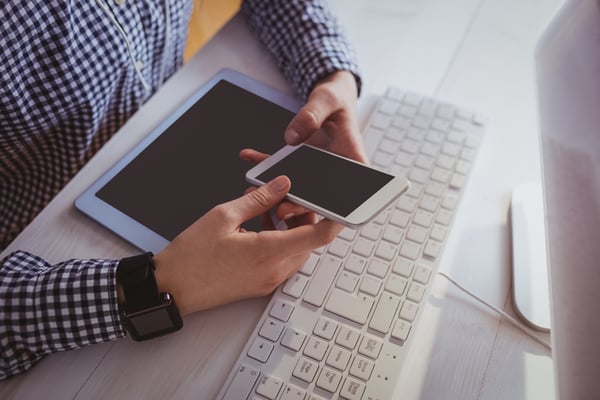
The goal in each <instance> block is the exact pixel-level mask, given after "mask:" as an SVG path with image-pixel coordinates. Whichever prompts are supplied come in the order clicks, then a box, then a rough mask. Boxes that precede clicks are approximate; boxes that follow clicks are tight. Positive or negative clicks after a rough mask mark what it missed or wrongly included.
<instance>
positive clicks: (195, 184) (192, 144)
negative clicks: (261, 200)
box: [96, 80, 294, 240]
mask: <svg viewBox="0 0 600 400" xmlns="http://www.w3.org/2000/svg"><path fill="white" fill-rule="evenodd" d="M293 116H294V114H293V113H292V112H290V111H288V110H286V109H284V108H282V107H280V106H278V105H276V104H274V103H271V102H270V101H268V100H265V99H263V98H261V97H259V96H256V95H255V94H252V93H250V92H248V91H246V90H245V89H242V88H240V87H238V86H236V85H233V84H232V83H230V82H227V81H224V80H222V81H220V82H219V83H217V84H216V85H215V86H214V87H213V88H212V89H211V90H210V91H209V92H207V93H206V94H205V95H204V96H203V97H202V98H201V99H200V100H199V101H198V102H197V103H196V104H194V105H193V106H192V107H191V108H190V109H189V110H188V111H187V112H185V113H184V114H183V115H182V116H181V117H180V118H179V119H177V120H176V121H175V122H174V123H173V124H172V125H171V126H170V127H169V128H168V129H167V130H166V131H165V132H164V133H162V134H161V135H160V136H159V137H158V138H157V139H156V140H154V142H152V143H151V144H150V145H149V146H148V147H146V149H144V151H142V152H141V153H140V154H139V155H138V156H137V157H136V158H135V159H134V160H132V161H131V162H130V163H129V164H128V165H127V166H126V167H125V168H123V169H122V170H121V171H120V172H119V173H118V174H117V175H115V176H114V177H113V178H112V179H111V180H110V181H109V182H108V183H107V184H106V185H105V186H104V187H102V188H101V189H100V190H99V191H98V192H97V193H96V196H97V197H99V198H100V199H102V200H103V201H105V202H106V203H109V204H110V205H112V206H113V207H115V208H117V209H118V210H120V211H122V212H123V213H125V214H127V215H129V216H130V217H131V218H133V219H135V220H136V221H138V222H139V223H141V224H143V225H145V226H146V227H148V228H149V229H151V230H153V231H154V232H156V233H158V234H159V235H160V236H162V237H164V238H165V239H167V240H173V238H175V236H177V234H179V233H180V232H181V231H183V230H184V229H185V228H186V227H187V226H189V225H191V224H192V223H193V222H194V221H195V220H196V219H198V218H199V217H201V216H202V215H204V214H205V213H206V212H207V211H208V210H210V209H211V208H212V207H214V206H215V205H217V204H220V203H223V202H226V201H229V200H232V199H234V198H237V197H239V196H241V195H242V194H243V192H244V190H245V189H246V188H247V187H248V184H247V183H246V180H245V178H244V175H245V173H246V171H247V170H248V169H249V168H251V165H250V164H249V163H248V162H246V161H242V160H240V159H239V157H238V154H239V152H240V150H241V149H243V148H247V147H249V148H253V149H256V150H259V151H262V152H265V153H268V154H271V153H274V152H275V151H277V150H278V149H280V148H281V147H282V146H283V145H284V144H285V143H284V141H283V132H284V130H285V128H286V127H287V124H288V123H289V121H290V120H291V119H292V117H293ZM244 227H245V228H246V229H251V230H258V229H259V225H258V222H257V220H254V221H250V222H248V223H247V224H245V225H244Z"/></svg>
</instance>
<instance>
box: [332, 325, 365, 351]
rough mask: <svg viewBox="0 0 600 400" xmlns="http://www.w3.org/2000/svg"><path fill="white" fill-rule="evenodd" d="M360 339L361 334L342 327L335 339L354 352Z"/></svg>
mask: <svg viewBox="0 0 600 400" xmlns="http://www.w3.org/2000/svg"><path fill="white" fill-rule="evenodd" d="M358 339H360V333H358V332H357V331H355V330H353V329H350V328H346V327H342V328H340V331H339V332H338V335H337V337H336V338H335V342H336V343H337V344H339V345H340V346H344V347H345V348H347V349H350V350H352V349H354V348H355V347H356V343H357V342H358Z"/></svg>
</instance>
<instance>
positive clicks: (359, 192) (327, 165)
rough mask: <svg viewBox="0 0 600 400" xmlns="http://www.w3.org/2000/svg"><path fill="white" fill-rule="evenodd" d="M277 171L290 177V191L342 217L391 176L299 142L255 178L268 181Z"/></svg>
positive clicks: (277, 174) (389, 179)
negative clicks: (293, 148) (296, 147)
mask: <svg viewBox="0 0 600 400" xmlns="http://www.w3.org/2000/svg"><path fill="white" fill-rule="evenodd" d="M279 175H286V176H287V177H288V178H290V181H291V182H292V188H291V190H290V193H291V194H293V195H295V196H297V197H299V198H301V199H304V200H306V201H309V202H311V203H313V204H315V205H317V206H320V207H322V208H324V209H327V210H330V211H332V212H334V213H336V214H338V215H341V216H343V217H347V216H348V215H349V214H350V213H351V212H352V211H354V210H355V209H356V208H358V206H360V205H361V204H362V203H364V202H365V201H366V200H368V199H369V198H370V197H371V196H372V195H373V194H374V193H376V192H377V191H378V190H379V189H381V188H382V187H384V186H385V185H386V184H387V183H388V182H390V181H391V180H392V179H394V176H393V175H389V174H386V173H384V172H381V171H378V170H375V169H372V168H369V167H368V166H366V165H363V164H358V163H355V162H351V161H348V160H345V159H343V158H340V157H336V156H334V155H331V154H329V153H326V152H324V151H320V150H318V149H315V148H313V147H309V146H300V147H299V148H298V149H297V150H295V151H293V152H292V153H290V154H289V155H288V156H286V157H284V158H283V159H282V160H280V161H279V162H277V163H276V164H274V165H273V166H271V167H270V168H269V169H267V170H266V171H264V172H262V173H261V174H260V175H259V176H257V179H259V180H260V181H262V182H268V181H270V180H271V179H273V178H275V177H277V176H279Z"/></svg>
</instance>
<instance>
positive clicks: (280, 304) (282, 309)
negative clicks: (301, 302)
mask: <svg viewBox="0 0 600 400" xmlns="http://www.w3.org/2000/svg"><path fill="white" fill-rule="evenodd" d="M293 311H294V306H293V305H291V304H290V303H288V302H285V301H282V300H277V302H275V304H273V307H271V311H270V312H269V315H270V316H271V317H273V318H277V319H278V320H280V321H283V322H286V321H288V320H289V319H290V315H292V312H293Z"/></svg>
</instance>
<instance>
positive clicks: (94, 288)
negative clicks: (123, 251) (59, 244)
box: [0, 251, 125, 379]
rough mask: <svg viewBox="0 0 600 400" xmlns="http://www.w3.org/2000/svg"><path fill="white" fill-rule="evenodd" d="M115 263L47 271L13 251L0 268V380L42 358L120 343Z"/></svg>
mask: <svg viewBox="0 0 600 400" xmlns="http://www.w3.org/2000/svg"><path fill="white" fill-rule="evenodd" d="M117 264H118V261H113V260H85V261H83V260H71V261H65V262H62V263H59V264H56V265H50V264H48V263H47V262H46V261H44V260H43V259H41V258H39V257H36V256H33V255H31V254H28V253H25V252H22V251H17V252H15V253H12V254H11V255H9V256H8V257H7V258H6V259H4V260H3V261H2V265H1V266H0V304H2V310H1V311H0V348H1V351H2V355H1V358H0V379H5V378H7V377H9V376H11V375H15V374H18V373H21V372H24V371H26V370H27V369H29V368H31V366H33V365H34V364H35V363H36V362H37V361H39V360H40V359H41V358H42V357H43V356H45V355H48V354H50V353H53V352H56V351H63V350H72V349H77V348H79V347H82V346H86V345H88V344H92V343H99V342H104V341H107V340H112V339H116V338H120V337H123V336H124V335H125V332H124V330H123V327H122V325H121V322H120V320H119V313H118V306H117V291H116V290H117V289H116V280H115V272H116V268H117Z"/></svg>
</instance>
